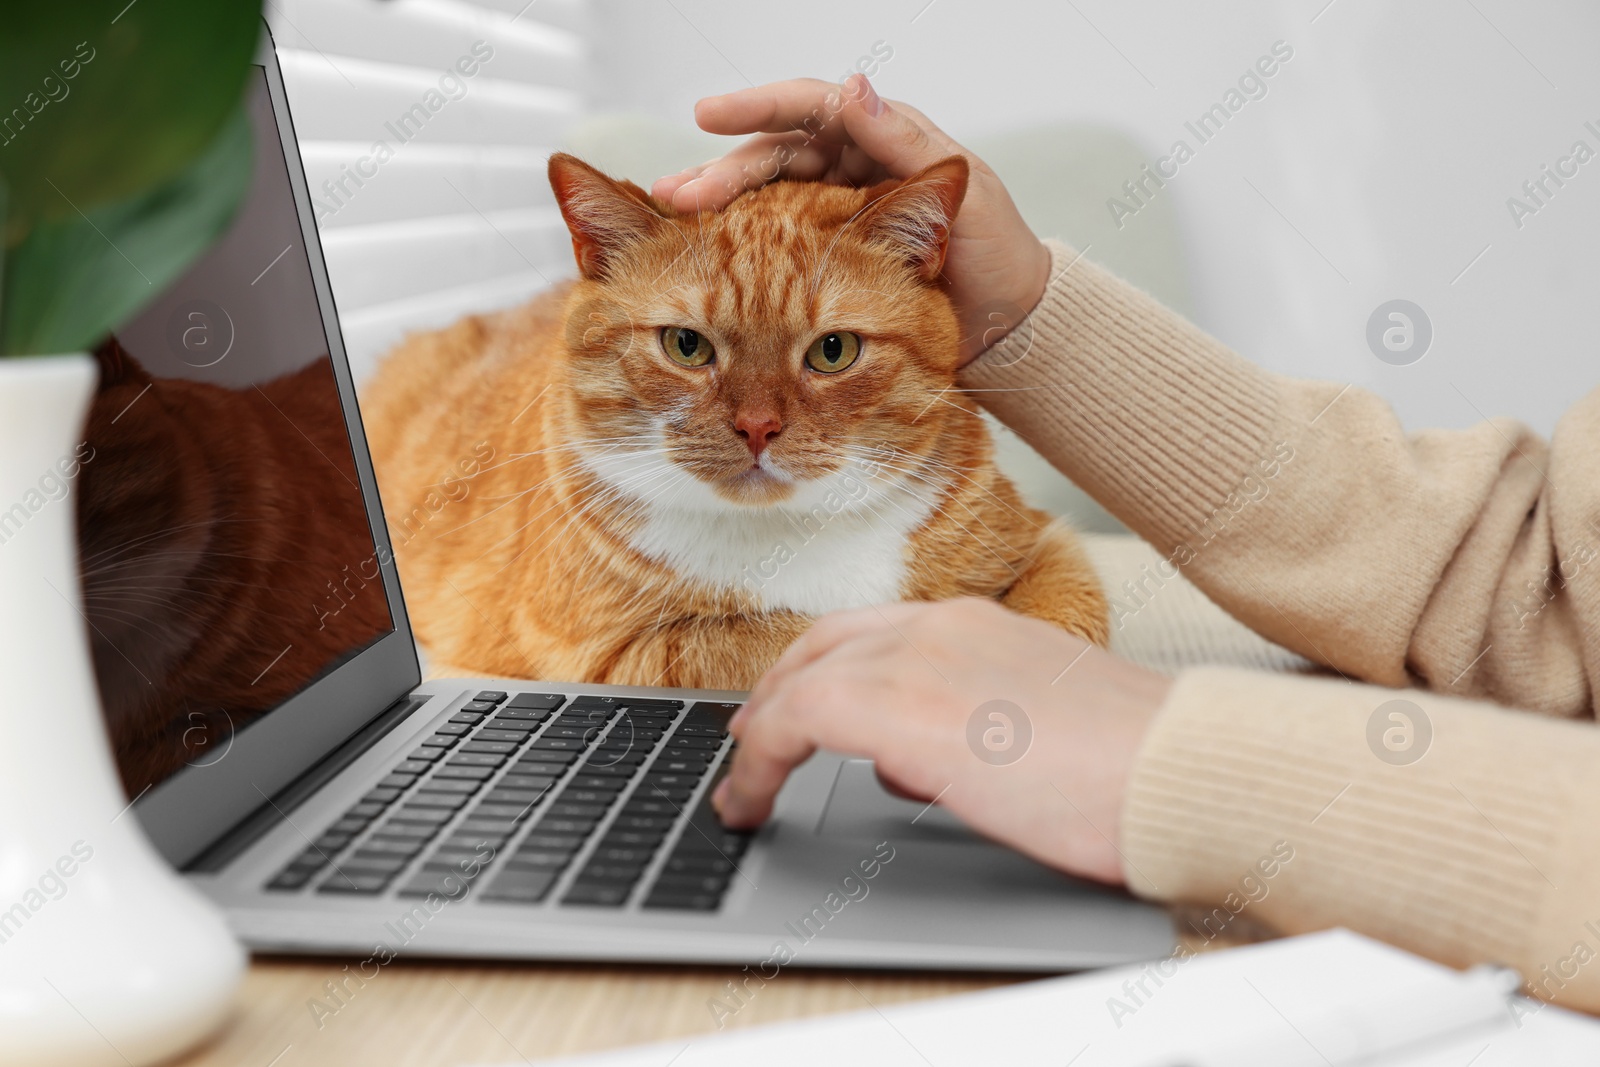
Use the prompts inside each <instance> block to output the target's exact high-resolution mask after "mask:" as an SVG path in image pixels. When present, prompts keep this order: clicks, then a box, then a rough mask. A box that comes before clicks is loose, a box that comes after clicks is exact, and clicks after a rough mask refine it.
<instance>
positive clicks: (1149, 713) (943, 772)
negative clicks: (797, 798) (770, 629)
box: [712, 600, 1171, 883]
mask: <svg viewBox="0 0 1600 1067" xmlns="http://www.w3.org/2000/svg"><path fill="white" fill-rule="evenodd" d="M1170 685H1171V682H1170V681H1169V680H1168V679H1167V678H1165V677H1163V676H1161V675H1159V674H1155V673H1153V672H1151V671H1147V670H1145V669H1144V668H1142V667H1138V666H1135V665H1134V664H1132V663H1129V662H1127V661H1126V660H1122V659H1119V658H1118V657H1116V656H1114V655H1112V654H1111V653H1109V652H1106V651H1104V650H1103V649H1100V648H1097V647H1095V646H1093V645H1090V644H1087V643H1086V642H1084V641H1082V640H1080V639H1078V638H1076V637H1073V636H1071V635H1069V634H1067V633H1066V632H1064V631H1062V630H1060V629H1059V628H1057V627H1055V626H1052V625H1050V624H1049V623H1044V622H1040V621H1038V620H1037V619H1031V618H1027V617H1025V616H1022V615H1017V614H1015V613H1014V612H1010V611H1007V610H1006V609H1005V608H1003V607H1001V606H1000V605H998V604H996V603H994V602H993V601H989V600H952V601H945V602H941V603H916V604H886V605H884V606H883V607H881V608H863V609H860V610H857V611H848V612H839V613H836V614H833V615H829V616H827V617H825V618H823V619H821V620H820V621H818V622H817V624H816V626H814V627H813V628H812V629H811V630H810V631H809V632H808V633H807V634H806V635H805V636H804V637H802V638H801V639H800V640H798V641H796V642H795V643H794V645H793V646H792V647H790V649H789V651H788V652H786V653H785V654H784V656H783V658H782V659H780V660H779V661H778V662H777V663H776V664H774V665H773V667H772V669H771V670H770V671H768V672H767V674H766V676H765V677H763V678H762V679H761V682H760V684H759V685H757V686H756V688H755V690H754V692H752V693H751V694H750V699H749V701H748V702H747V703H746V704H745V706H744V707H743V708H742V709H740V711H739V713H738V714H737V715H735V716H734V719H733V723H732V731H733V735H734V737H735V738H737V739H738V741H739V747H738V748H737V749H735V750H734V760H733V769H732V771H731V772H730V774H729V775H728V777H727V779H725V780H724V781H723V782H722V784H721V785H720V786H718V788H717V791H716V793H715V794H714V795H713V797H712V802H713V804H714V805H715V806H716V808H717V810H718V812H719V813H720V814H721V816H722V819H723V821H724V822H725V823H727V824H728V825H730V826H754V825H757V824H759V823H761V822H762V821H763V820H764V819H766V818H767V816H768V815H769V814H771V812H772V801H773V798H774V797H775V796H776V795H777V792H778V789H779V787H780V786H782V785H783V782H784V779H785V778H786V777H787V776H788V774H789V772H790V771H791V770H792V769H793V768H795V767H796V766H798V765H799V764H800V763H802V762H804V761H805V760H806V759H807V758H808V757H809V756H810V755H811V754H812V753H813V752H815V751H816V750H817V749H819V748H822V749H828V750H830V751H833V752H838V753H841V754H844V755H847V756H856V757H863V758H867V759H872V760H875V761H876V762H877V766H878V774H879V776H880V777H881V778H882V779H883V780H884V781H885V783H886V784H887V785H889V786H890V787H891V788H893V789H896V790H897V791H899V792H902V793H904V794H906V795H909V796H912V797H916V798H920V799H922V800H925V801H929V802H932V801H933V800H935V799H936V798H937V800H938V802H939V803H940V804H941V805H942V806H943V807H945V808H948V809H949V810H950V811H951V812H953V813H954V814H955V815H957V816H959V817H960V818H961V819H962V820H963V821H964V822H966V823H967V824H968V825H969V826H971V827H973V828H974V829H975V830H978V831H979V832H981V833H983V834H985V835H987V836H989V837H992V838H994V839H995V840H997V841H1001V842H1003V843H1005V844H1007V845H1010V846H1011V847H1013V848H1016V849H1018V850H1020V851H1022V852H1025V853H1027V854H1028V855H1030V856H1033V857H1034V858H1036V859H1038V860H1040V861H1042V862H1044V863H1047V864H1050V865H1051V866H1054V867H1058V868H1060V869H1061V870H1064V871H1066V872H1068V873H1069V874H1075V875H1079V876H1081V877H1085V878H1094V879H1097V880H1099V881H1102V882H1113V883H1120V882H1122V881H1123V874H1122V856H1121V853H1120V851H1119V848H1120V846H1119V843H1118V842H1119V840H1120V836H1121V813H1122V799H1123V794H1124V793H1125V792H1126V790H1127V784H1128V776H1129V774H1130V772H1131V770H1132V767H1133V761H1134V756H1135V755H1136V753H1137V752H1138V749H1139V745H1140V742H1141V741H1142V739H1143V737H1144V734H1145V731H1146V729H1147V728H1148V726H1149V724H1150V721H1151V719H1152V718H1153V717H1154V716H1155V713H1156V711H1157V709H1159V708H1160V706H1161V704H1162V702H1163V701H1164V700H1165V699H1166V694H1167V690H1168V688H1169V687H1170ZM997 701H1002V702H1009V703H991V702H997Z"/></svg>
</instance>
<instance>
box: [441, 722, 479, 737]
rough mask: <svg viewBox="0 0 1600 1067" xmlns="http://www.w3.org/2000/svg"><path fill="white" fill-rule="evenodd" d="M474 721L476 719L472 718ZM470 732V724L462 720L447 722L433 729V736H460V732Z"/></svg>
mask: <svg viewBox="0 0 1600 1067" xmlns="http://www.w3.org/2000/svg"><path fill="white" fill-rule="evenodd" d="M473 721H474V722H476V721H477V720H476V719H474V720H473ZM471 732H472V726H471V724H469V723H464V722H447V723H445V724H444V725H442V726H440V727H438V728H437V729H436V730H434V731H433V736H434V737H460V736H461V735H462V734H468V733H471Z"/></svg>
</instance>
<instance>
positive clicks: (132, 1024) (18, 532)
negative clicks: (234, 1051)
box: [0, 355, 245, 1067]
mask: <svg viewBox="0 0 1600 1067" xmlns="http://www.w3.org/2000/svg"><path fill="white" fill-rule="evenodd" d="M95 382H96V372H95V365H94V362H93V360H91V359H90V358H89V357H88V356H84V355H71V356H50V357H41V358H29V359H0V1064H8V1065H9V1064H28V1065H29V1067H54V1065H57V1064H62V1065H65V1064H73V1065H89V1064H95V1065H98V1064H107V1065H115V1067H123V1065H125V1064H131V1065H138V1064H148V1063H154V1062H156V1061H158V1060H161V1059H164V1058H167V1057H170V1056H172V1055H174V1054H175V1053H177V1052H180V1051H182V1050H183V1049H185V1048H187V1047H188V1046H190V1045H192V1044H194V1043H195V1042H196V1041H198V1040H199V1039H200V1038H202V1037H204V1036H205V1035H206V1034H208V1033H209V1032H210V1031H211V1030H212V1029H213V1028H214V1027H215V1026H216V1025H217V1024H218V1022H219V1021H220V1020H221V1018H222V1017H223V1015H224V1014H225V1013H226V1012H227V1010H228V1007H229V1005H230V1003H231V1002H232V999H233V994H234V990H235V989H236V988H237V987H238V984H239V981H240V979H241V978H242V976H243V973H244V965H245V956H244V953H243V951H242V950H241V949H240V947H239V944H238V942H237V941H236V940H235V939H234V938H233V936H232V935H231V934H230V933H229V931H228V928H227V926H226V924H225V923H224V921H223V918H222V916H221V915H220V914H219V913H218V912H217V910H216V908H215V907H213V906H212V905H211V904H210V903H209V902H207V901H206V900H205V899H204V898H203V897H202V896H201V895H200V894H199V893H198V892H196V891H195V890H194V889H192V888H191V887H190V886H188V885H187V884H185V883H184V881H183V880H182V879H181V878H180V877H179V876H178V875H177V874H175V873H174V872H173V871H172V869H171V868H170V867H169V866H168V865H167V864H166V862H165V861H164V860H163V859H162V858H161V857H160V856H159V855H158V854H157V853H156V851H155V849H154V848H153V847H152V846H151V845H150V843H149V841H148V840H147V839H146V838H145V836H144V833H143V831H142V830H141V829H140V828H139V823H138V819H137V817H136V816H135V815H134V814H133V813H132V812H131V811H128V810H126V809H127V805H128V798H127V797H125V796H124V795H123V790H122V786H121V784H120V782H119V779H118V777H117V772H116V768H115V766H114V764H113V762H112V757H111V747H110V743H109V741H108V740H107V735H106V729H105V723H104V720H103V719H102V718H101V714H100V699H99V695H98V691H97V689H96V686H95V677H94V670H93V666H92V664H91V661H90V656H89V644H88V635H87V626H86V623H85V619H84V616H83V614H82V612H81V611H80V609H79V604H80V601H81V596H80V591H79V581H78V542H77V534H76V529H77V524H76V522H75V514H74V511H75V493H76V488H77V486H76V482H69V484H70V486H71V488H70V489H69V490H68V491H67V492H66V493H65V494H64V495H63V494H62V493H61V492H60V490H59V489H58V488H57V486H58V483H59V482H61V481H68V479H65V478H62V477H61V475H62V472H63V471H64V470H65V471H71V470H72V459H73V457H74V455H75V453H76V452H77V449H78V446H79V442H80V440H81V434H82V427H83V423H84V416H85V413H86V411H87V409H88V403H89V399H90V397H91V395H92V393H93V391H94V387H95ZM91 462H92V460H91Z"/></svg>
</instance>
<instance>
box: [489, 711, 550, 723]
mask: <svg viewBox="0 0 1600 1067" xmlns="http://www.w3.org/2000/svg"><path fill="white" fill-rule="evenodd" d="M550 715H551V713H550V712H548V711H541V710H539V709H538V708H504V709H502V710H501V711H499V712H497V713H496V714H495V717H494V718H493V719H490V720H489V721H490V722H494V723H502V722H526V723H531V724H534V725H537V724H539V723H541V722H544V721H545V720H547V719H549V718H550Z"/></svg>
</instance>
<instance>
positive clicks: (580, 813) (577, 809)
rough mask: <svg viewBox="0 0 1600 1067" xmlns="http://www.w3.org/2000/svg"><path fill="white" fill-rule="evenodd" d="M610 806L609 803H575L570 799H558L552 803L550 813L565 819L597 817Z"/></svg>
mask: <svg viewBox="0 0 1600 1067" xmlns="http://www.w3.org/2000/svg"><path fill="white" fill-rule="evenodd" d="M610 808H611V805H609V804H574V803H572V802H571V801H568V800H558V801H557V802H556V803H554V804H552V805H550V808H549V811H548V814H550V815H553V816H556V817H557V818H564V819H565V818H575V819H597V818H599V817H600V816H602V815H604V814H605V813H606V812H607V811H609V810H610Z"/></svg>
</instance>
